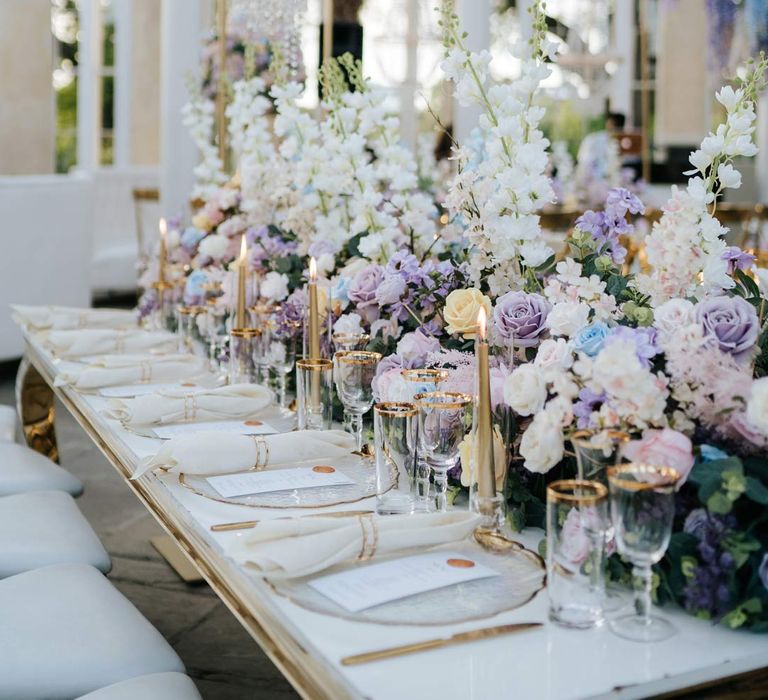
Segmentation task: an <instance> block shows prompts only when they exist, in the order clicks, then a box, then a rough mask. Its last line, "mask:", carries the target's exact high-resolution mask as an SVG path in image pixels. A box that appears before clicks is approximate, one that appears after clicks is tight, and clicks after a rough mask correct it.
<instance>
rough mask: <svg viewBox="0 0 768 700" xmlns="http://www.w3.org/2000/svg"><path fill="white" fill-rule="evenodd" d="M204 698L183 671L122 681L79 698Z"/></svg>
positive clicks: (174, 699)
mask: <svg viewBox="0 0 768 700" xmlns="http://www.w3.org/2000/svg"><path fill="white" fill-rule="evenodd" d="M139 698H141V700H202V698H201V696H200V693H198V692H197V688H196V687H195V684H194V683H193V682H192V679H191V678H189V676H185V675H184V674H183V673H153V674H151V675H149V676H138V677H137V678H131V679H129V680H127V681H120V683H115V684H113V685H109V686H107V687H106V688H101V689H100V690H95V691H94V692H92V693H88V695H82V696H81V697H79V698H78V699H77V700H138V699H139Z"/></svg>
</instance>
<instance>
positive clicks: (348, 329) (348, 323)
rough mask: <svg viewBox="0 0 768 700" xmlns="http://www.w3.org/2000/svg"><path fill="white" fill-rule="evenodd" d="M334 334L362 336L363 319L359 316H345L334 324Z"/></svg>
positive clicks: (352, 314)
mask: <svg viewBox="0 0 768 700" xmlns="http://www.w3.org/2000/svg"><path fill="white" fill-rule="evenodd" d="M333 332H334V333H337V334H339V335H362V334H363V333H365V331H364V330H363V319H362V318H360V316H359V315H358V314H355V313H351V314H344V315H342V316H339V320H338V321H336V323H334V324H333Z"/></svg>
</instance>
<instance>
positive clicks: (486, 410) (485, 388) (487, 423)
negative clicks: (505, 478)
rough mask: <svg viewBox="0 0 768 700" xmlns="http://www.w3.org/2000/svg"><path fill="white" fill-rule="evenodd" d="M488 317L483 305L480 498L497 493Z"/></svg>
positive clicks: (479, 361) (480, 317)
mask: <svg viewBox="0 0 768 700" xmlns="http://www.w3.org/2000/svg"><path fill="white" fill-rule="evenodd" d="M487 324H488V317H487V315H486V312H485V309H484V308H481V309H480V311H479V313H478V314H477V330H478V333H477V343H476V346H475V355H476V357H475V359H476V362H477V432H476V434H475V454H476V455H477V463H476V465H475V468H476V469H477V493H478V495H479V496H480V497H482V498H493V497H494V496H495V495H496V470H495V468H494V464H493V426H492V423H491V374H490V369H489V366H488V334H487Z"/></svg>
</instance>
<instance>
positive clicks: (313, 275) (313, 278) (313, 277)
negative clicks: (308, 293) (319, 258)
mask: <svg viewBox="0 0 768 700" xmlns="http://www.w3.org/2000/svg"><path fill="white" fill-rule="evenodd" d="M309 281H310V282H311V283H313V284H314V283H315V282H317V263H316V262H315V259H314V258H310V259H309Z"/></svg>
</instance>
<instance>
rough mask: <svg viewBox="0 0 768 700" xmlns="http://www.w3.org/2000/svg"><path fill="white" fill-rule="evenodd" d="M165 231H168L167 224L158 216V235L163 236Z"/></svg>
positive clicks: (165, 233)
mask: <svg viewBox="0 0 768 700" xmlns="http://www.w3.org/2000/svg"><path fill="white" fill-rule="evenodd" d="M167 233H168V224H167V223H166V222H165V219H164V218H163V217H161V218H160V236H162V237H163V238H165V236H166V235H167Z"/></svg>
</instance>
